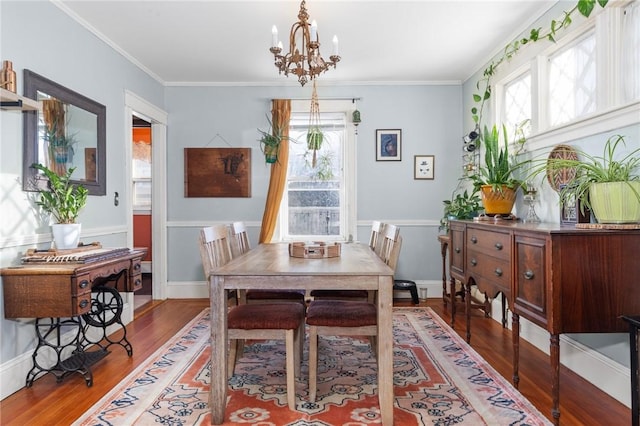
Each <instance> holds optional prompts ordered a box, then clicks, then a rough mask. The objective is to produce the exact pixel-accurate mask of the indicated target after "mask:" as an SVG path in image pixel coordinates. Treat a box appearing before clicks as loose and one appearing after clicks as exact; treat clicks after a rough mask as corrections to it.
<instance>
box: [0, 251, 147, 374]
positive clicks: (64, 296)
mask: <svg viewBox="0 0 640 426" xmlns="http://www.w3.org/2000/svg"><path fill="white" fill-rule="evenodd" d="M145 253H146V250H127V249H124V251H122V249H120V251H118V252H117V253H115V254H113V255H110V254H108V253H107V254H106V255H105V256H104V258H101V259H100V260H95V261H91V262H86V263H77V262H49V263H33V264H22V265H20V266H14V267H8V268H3V269H1V270H0V275H2V290H3V293H4V316H5V318H36V321H35V331H36V336H37V337H38V345H37V347H36V348H35V350H34V352H33V355H32V358H33V368H32V369H31V371H29V373H28V374H27V386H31V385H32V384H33V381H34V380H35V379H36V378H38V377H39V376H40V375H43V374H46V373H52V374H55V375H56V377H57V379H58V380H61V379H62V378H63V377H64V376H66V375H68V374H70V373H79V374H81V375H82V376H83V377H84V379H85V381H86V383H87V386H91V385H92V383H93V378H92V377H93V376H92V374H91V370H90V368H89V367H90V365H91V364H93V363H95V362H96V361H98V360H99V359H101V358H103V357H104V356H105V355H106V354H107V353H108V352H107V351H106V349H107V348H108V347H109V346H111V345H113V344H118V345H120V346H122V347H124V348H125V349H126V351H127V353H128V354H129V356H131V355H132V353H133V348H132V347H131V344H130V343H129V342H128V341H127V339H126V328H125V326H124V324H123V323H122V321H121V319H120V314H121V313H122V306H123V303H122V298H121V297H120V294H119V292H121V291H136V290H138V289H139V288H141V287H142V267H141V264H142V258H143V257H144V255H145ZM92 293H93V295H92ZM112 324H119V325H120V326H121V327H122V328H123V329H124V330H125V333H124V334H123V337H121V338H120V339H119V340H115V341H114V340H111V339H110V338H109V336H107V327H108V326H110V325H112ZM88 327H95V328H98V329H99V330H100V331H101V334H100V335H99V337H98V338H95V337H89V333H87V330H88ZM70 330H72V331H73V332H74V333H76V337H75V339H73V341H72V342H69V343H64V344H62V343H60V336H61V334H62V333H64V332H69V331H70ZM56 336H57V337H56ZM52 338H53V340H52ZM56 342H57V343H56ZM90 347H92V348H97V350H92V351H87V350H86V349H88V348H90ZM68 348H70V349H71V350H73V355H72V356H71V357H69V358H65V356H66V354H68V353H69V349H68ZM41 351H44V352H49V353H51V351H53V353H54V354H55V356H56V358H57V359H56V360H54V362H53V364H52V365H43V364H42V363H41V360H40V358H39V357H38V353H39V352H41Z"/></svg>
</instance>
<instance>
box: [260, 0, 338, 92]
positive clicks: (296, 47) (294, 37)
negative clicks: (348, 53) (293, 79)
mask: <svg viewBox="0 0 640 426" xmlns="http://www.w3.org/2000/svg"><path fill="white" fill-rule="evenodd" d="M298 19H299V21H298V22H296V23H294V24H293V25H292V26H291V34H290V35H289V53H287V54H284V55H282V54H281V53H282V42H280V41H278V29H277V28H276V26H275V25H274V26H273V28H272V29H271V36H272V43H271V48H270V49H269V50H270V51H271V53H273V57H274V59H275V66H276V68H278V72H279V73H280V74H282V73H284V75H285V76H288V75H289V74H295V75H297V76H298V81H299V82H300V84H301V85H302V86H304V85H305V83H307V82H309V81H310V80H313V79H314V78H316V77H317V76H318V75H320V74H321V73H323V72H325V71H327V70H328V69H329V67H334V68H335V67H336V64H337V63H338V62H340V56H338V37H336V36H333V52H332V55H331V56H329V61H325V60H324V59H323V58H322V55H320V41H319V37H318V25H317V24H316V21H312V22H311V24H309V22H308V21H309V14H308V13H307V8H306V7H305V1H304V0H302V3H300V12H298Z"/></svg>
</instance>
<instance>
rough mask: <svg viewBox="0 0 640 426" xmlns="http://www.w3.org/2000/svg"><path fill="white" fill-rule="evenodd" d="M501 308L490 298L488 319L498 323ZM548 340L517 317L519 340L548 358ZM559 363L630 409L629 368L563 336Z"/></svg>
mask: <svg viewBox="0 0 640 426" xmlns="http://www.w3.org/2000/svg"><path fill="white" fill-rule="evenodd" d="M501 309H502V303H501V301H500V299H493V301H492V307H491V312H492V317H493V319H494V320H495V321H497V322H499V323H501V322H502V314H501ZM507 326H508V327H509V329H511V311H508V316H507ZM472 333H473V331H472ZM549 337H550V335H549V333H548V332H547V331H546V330H545V329H543V328H541V327H539V326H537V325H535V324H533V323H532V322H530V321H528V320H527V319H525V318H522V317H520V338H521V339H523V340H526V341H527V342H529V343H531V344H532V345H533V346H535V347H536V348H538V349H540V350H541V351H542V352H544V353H545V354H547V355H549ZM560 363H561V364H562V365H564V366H565V367H567V368H568V369H569V370H571V371H573V372H574V373H576V374H577V375H579V376H580V377H582V378H584V379H585V380H587V381H588V382H590V383H591V384H593V385H594V386H596V387H598V388H599V389H601V390H602V391H603V392H605V393H607V394H608V395H609V396H611V397H612V398H614V399H616V400H618V401H620V402H621V403H622V404H624V405H626V406H627V407H629V408H631V372H630V369H629V368H627V367H625V366H623V365H622V364H620V363H618V362H616V361H614V360H612V359H610V358H607V357H606V356H604V355H602V354H601V353H599V352H597V351H594V350H593V349H591V348H589V347H587V346H585V345H583V344H582V343H580V342H578V341H576V340H574V339H572V338H570V337H568V336H567V335H565V334H561V335H560ZM566 391H567V388H566V387H565V388H564V389H563V387H562V381H560V398H561V399H562V393H563V392H566ZM549 392H551V389H549Z"/></svg>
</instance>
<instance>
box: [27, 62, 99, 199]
mask: <svg viewBox="0 0 640 426" xmlns="http://www.w3.org/2000/svg"><path fill="white" fill-rule="evenodd" d="M24 96H26V97H28V98H31V99H35V100H37V101H40V102H42V109H41V110H40V111H28V112H25V113H24V156H23V158H24V160H23V184H22V188H23V189H24V190H25V191H35V190H37V189H38V188H44V187H46V179H45V178H44V175H42V174H41V173H39V172H38V171H37V170H36V169H34V168H33V167H31V166H32V165H33V164H34V163H40V164H44V165H45V166H47V167H48V168H49V169H51V170H53V171H54V172H55V173H57V174H59V175H62V174H64V173H65V172H66V171H67V170H68V169H69V168H71V167H75V171H74V172H73V175H72V178H73V183H77V184H82V185H83V186H84V187H85V188H87V190H88V191H89V194H90V195H105V194H106V186H107V185H106V183H107V168H106V107H105V106H104V105H102V104H99V103H98V102H95V101H93V100H91V99H89V98H87V97H86V96H83V95H81V94H79V93H77V92H74V91H73V90H70V89H67V88H66V87H64V86H61V85H59V84H58V83H55V82H53V81H51V80H49V79H47V78H45V77H43V76H41V75H38V74H36V73H34V72H33V71H30V70H24Z"/></svg>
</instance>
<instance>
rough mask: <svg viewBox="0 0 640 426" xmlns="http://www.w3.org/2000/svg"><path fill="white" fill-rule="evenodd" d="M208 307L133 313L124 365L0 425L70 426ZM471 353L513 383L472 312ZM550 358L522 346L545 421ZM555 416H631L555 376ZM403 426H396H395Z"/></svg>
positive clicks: (13, 403) (112, 363)
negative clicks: (557, 390)
mask: <svg viewBox="0 0 640 426" xmlns="http://www.w3.org/2000/svg"><path fill="white" fill-rule="evenodd" d="M395 305H397V306H412V305H411V303H410V301H397V302H396V303H395ZM207 306H208V300H206V299H188V300H168V301H166V302H161V303H158V302H155V303H152V304H149V305H145V307H144V308H143V309H144V311H143V312H140V311H138V312H136V320H135V321H133V322H132V323H131V324H129V325H128V326H127V338H128V339H129V341H130V342H131V344H132V346H133V356H132V357H130V358H129V357H128V356H127V354H126V352H125V351H124V350H123V349H122V348H120V347H113V348H112V351H111V354H109V356H107V357H106V358H104V359H103V360H101V361H99V362H98V363H97V364H95V365H94V366H93V369H92V371H93V386H92V387H90V388H88V387H86V386H85V382H84V379H82V378H81V377H80V376H79V375H73V376H70V377H67V378H66V379H64V380H63V381H62V383H56V381H55V378H54V377H53V376H52V375H47V376H45V377H43V378H41V379H39V380H37V381H36V382H35V383H34V385H33V386H32V387H31V388H23V389H21V390H20V391H18V392H16V393H14V394H13V395H11V396H9V397H7V398H5V399H4V400H2V401H1V402H0V424H2V425H5V426H10V425H16V426H17V425H20V426H25V425H29V426H30V425H37V426H40V425H47V426H50V425H68V424H70V423H72V422H73V421H74V420H75V419H76V418H78V417H79V416H80V415H81V414H82V413H84V412H85V411H86V410H87V409H89V407H91V406H92V405H93V404H94V403H95V402H96V401H98V400H99V399H100V398H101V397H102V396H103V395H104V394H105V393H106V392H108V391H109V390H110V389H111V388H112V387H113V386H115V385H116V384H117V383H118V382H119V381H120V380H122V379H123V378H124V377H125V376H126V375H127V374H129V373H130V372H131V371H132V370H133V369H134V368H135V367H136V366H138V365H139V364H140V363H142V362H143V361H144V360H145V359H146V358H147V357H148V356H150V355H151V354H152V353H153V352H154V351H155V350H156V349H157V348H158V347H159V346H161V345H162V344H163V343H164V342H165V341H166V340H167V339H169V338H170V337H171V336H173V335H174V334H175V333H176V332H177V331H178V330H180V329H181V328H182V327H183V326H184V325H185V324H186V323H187V322H188V321H189V320H191V319H192V318H193V317H194V316H195V315H196V314H198V313H199V312H201V311H202V309H204V308H205V307H207ZM421 306H430V307H432V308H433V309H434V311H435V312H436V313H437V314H438V315H440V316H442V317H444V318H445V319H447V322H449V321H448V318H449V317H450V314H449V312H448V311H447V310H444V309H443V306H442V301H441V300H439V299H429V300H428V301H427V302H421ZM472 321H473V337H472V346H473V348H474V349H475V350H476V351H477V352H478V353H479V354H480V355H482V356H483V357H484V358H485V359H486V360H487V361H488V362H489V363H490V364H491V365H492V366H493V367H494V368H495V369H496V370H497V371H498V372H499V373H500V374H502V375H503V376H504V377H507V378H508V379H509V380H510V378H511V353H512V352H511V332H510V331H508V330H505V329H503V328H502V326H501V325H500V324H498V323H497V322H495V321H492V320H490V319H487V318H484V317H483V316H482V313H481V312H479V311H477V312H474V318H473V319H472ZM456 332H457V333H458V334H460V335H461V336H463V337H464V334H465V328H464V318H463V315H462V314H459V315H458V319H457V321H456ZM550 387H551V384H550V374H549V357H548V356H546V355H545V354H544V353H543V352H541V351H539V350H538V349H536V348H535V347H533V346H532V345H530V344H529V343H527V342H525V341H522V342H521V344H520V391H521V392H522V393H523V394H524V395H525V396H526V397H527V398H528V399H529V400H530V401H531V402H532V403H533V404H534V405H535V406H536V407H538V409H539V410H540V411H541V412H542V413H543V414H544V415H545V416H547V417H548V418H550V416H551V414H550V410H551V398H550ZM560 389H561V393H560V404H561V407H560V410H561V424H563V425H605V424H606V425H627V424H630V423H631V421H630V419H631V410H630V409H629V408H627V407H626V406H624V405H623V404H621V403H619V402H617V401H616V400H614V399H613V398H611V397H609V396H608V395H607V394H605V393H604V392H602V391H600V390H599V389H598V388H596V387H595V386H593V385H592V384H590V383H589V382H587V381H585V380H584V379H582V378H580V377H579V376H577V375H576V374H574V373H572V372H571V371H569V370H567V369H566V368H562V369H561V379H560ZM398 426H402V425H398Z"/></svg>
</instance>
